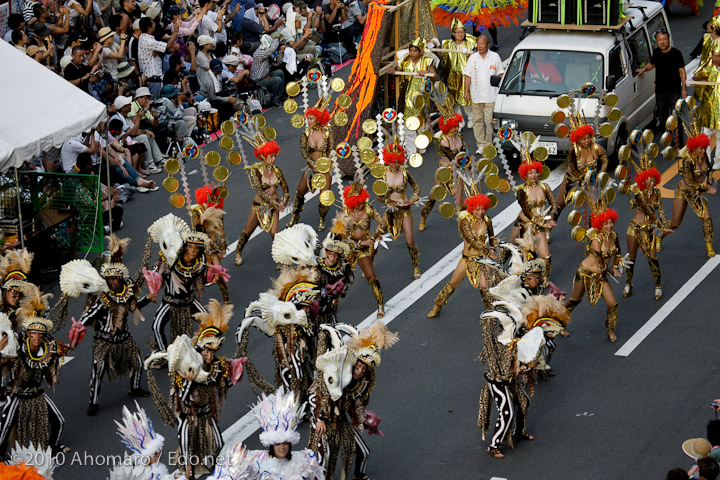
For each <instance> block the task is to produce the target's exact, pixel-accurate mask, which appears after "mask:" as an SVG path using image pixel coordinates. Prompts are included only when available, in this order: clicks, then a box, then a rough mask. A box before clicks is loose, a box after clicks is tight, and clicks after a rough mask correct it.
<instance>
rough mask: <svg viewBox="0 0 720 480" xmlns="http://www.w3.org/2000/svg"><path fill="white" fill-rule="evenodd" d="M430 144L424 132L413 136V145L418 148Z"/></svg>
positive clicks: (420, 148) (424, 147)
mask: <svg viewBox="0 0 720 480" xmlns="http://www.w3.org/2000/svg"><path fill="white" fill-rule="evenodd" d="M429 145H430V139H429V138H428V137H427V135H425V134H424V133H422V134H420V135H418V136H417V137H415V147H417V149H418V150H425V149H426V148H427V147H428V146H429Z"/></svg>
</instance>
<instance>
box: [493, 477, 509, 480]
mask: <svg viewBox="0 0 720 480" xmlns="http://www.w3.org/2000/svg"><path fill="white" fill-rule="evenodd" d="M490 480H507V478H505V477H491V478H490Z"/></svg>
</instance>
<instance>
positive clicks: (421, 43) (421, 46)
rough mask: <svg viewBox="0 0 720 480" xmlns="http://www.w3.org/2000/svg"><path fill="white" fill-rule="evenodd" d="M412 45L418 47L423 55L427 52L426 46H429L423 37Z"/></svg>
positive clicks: (411, 43)
mask: <svg viewBox="0 0 720 480" xmlns="http://www.w3.org/2000/svg"><path fill="white" fill-rule="evenodd" d="M410 45H411V46H413V47H417V49H418V50H420V53H422V52H424V51H425V45H427V40H425V39H424V38H422V37H418V38H416V39H415V40H413V41H412V42H410Z"/></svg>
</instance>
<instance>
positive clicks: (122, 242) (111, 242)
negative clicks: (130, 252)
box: [105, 233, 131, 263]
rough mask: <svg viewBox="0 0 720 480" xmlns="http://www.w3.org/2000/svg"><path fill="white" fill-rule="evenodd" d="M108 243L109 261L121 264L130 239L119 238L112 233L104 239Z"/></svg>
mask: <svg viewBox="0 0 720 480" xmlns="http://www.w3.org/2000/svg"><path fill="white" fill-rule="evenodd" d="M105 238H106V239H107V241H108V250H109V251H110V261H111V262H117V263H122V261H123V256H124V255H125V250H126V249H127V246H128V245H129V244H130V242H131V239H130V238H119V237H118V236H117V235H115V234H114V233H113V234H112V235H110V236H108V237H105Z"/></svg>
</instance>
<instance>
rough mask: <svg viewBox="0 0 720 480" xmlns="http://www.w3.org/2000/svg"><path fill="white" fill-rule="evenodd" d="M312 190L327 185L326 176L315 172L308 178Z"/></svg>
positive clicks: (320, 188)
mask: <svg viewBox="0 0 720 480" xmlns="http://www.w3.org/2000/svg"><path fill="white" fill-rule="evenodd" d="M310 183H311V184H312V187H313V190H322V189H323V188H325V186H326V185H327V178H325V175H324V174H322V173H316V174H315V175H313V176H312V179H311V180H310Z"/></svg>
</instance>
